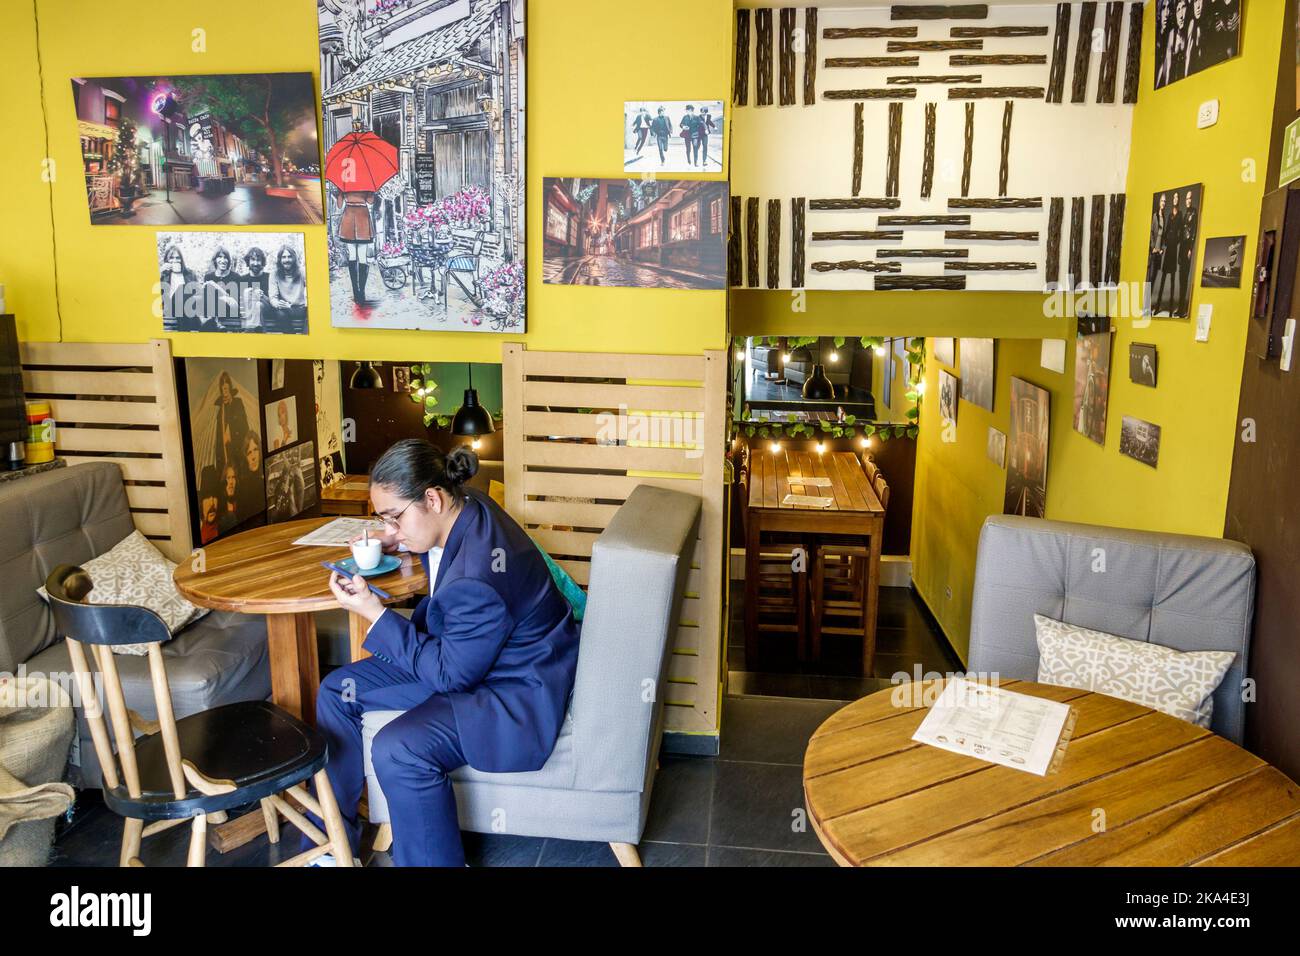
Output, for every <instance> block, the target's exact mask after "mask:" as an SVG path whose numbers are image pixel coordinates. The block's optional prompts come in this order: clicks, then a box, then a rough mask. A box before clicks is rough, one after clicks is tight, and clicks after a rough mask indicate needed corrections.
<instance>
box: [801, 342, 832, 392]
mask: <svg viewBox="0 0 1300 956" xmlns="http://www.w3.org/2000/svg"><path fill="white" fill-rule="evenodd" d="M821 358H822V346H821V340H820V339H818V340H817V364H815V365H814V366H813V370H812V374H811V375H809V376H808V377H807V378H806V379H804V383H803V391H802V392H801V394H802V395H803V397H804V398H806V399H808V400H809V401H813V402H829V401H830V400H831V399H833V398H834V397H835V386H834V385H832V384H831V380H830V379H829V378H827V377H826V366H825V365H823V364H822V362H821Z"/></svg>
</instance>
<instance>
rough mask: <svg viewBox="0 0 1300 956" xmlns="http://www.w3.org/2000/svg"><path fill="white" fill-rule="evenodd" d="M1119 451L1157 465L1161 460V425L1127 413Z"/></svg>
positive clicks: (1146, 463)
mask: <svg viewBox="0 0 1300 956" xmlns="http://www.w3.org/2000/svg"><path fill="white" fill-rule="evenodd" d="M1119 453H1120V454H1121V455H1126V456H1127V457H1129V458H1132V459H1133V460H1134V461H1140V462H1142V464H1144V465H1150V466H1151V467H1152V468H1154V467H1156V462H1157V461H1159V460H1160V426H1159V425H1155V424H1152V423H1151V422H1146V421H1143V420H1142V419H1140V418H1134V417H1132V416H1131V415H1125V416H1124V421H1123V423H1122V425H1121V427H1120V435H1119Z"/></svg>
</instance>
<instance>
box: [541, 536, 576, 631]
mask: <svg viewBox="0 0 1300 956" xmlns="http://www.w3.org/2000/svg"><path fill="white" fill-rule="evenodd" d="M533 543H534V544H537V542H533ZM537 550H538V551H541V552H542V557H543V558H545V559H546V567H547V568H548V569H550V572H551V580H552V581H554V582H555V586H556V587H557V588H559V589H560V593H561V594H563V595H564V600H566V601H568V602H569V607H570V608H572V609H573V619H574V620H575V621H581V620H582V615H583V614H585V613H586V611H587V592H586V591H584V590H583V589H582V588H581V587H579V586H578V582H577V581H575V580H573V578H572V577H571V576H570V575H569V572H568V571H566V570H564V568H562V567H560V566H559V565H558V564H556V563H555V559H554V558H552V557H551V556H550V555H549V554H547V553H546V552H545V551H542V546H541V545H540V544H538V545H537Z"/></svg>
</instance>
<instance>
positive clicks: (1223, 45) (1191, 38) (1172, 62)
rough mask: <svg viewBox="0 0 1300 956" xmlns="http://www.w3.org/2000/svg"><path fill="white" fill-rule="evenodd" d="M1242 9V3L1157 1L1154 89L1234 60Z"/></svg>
mask: <svg viewBox="0 0 1300 956" xmlns="http://www.w3.org/2000/svg"><path fill="white" fill-rule="evenodd" d="M1241 6H1242V4H1241V0H1156V35H1155V44H1156V82H1155V88H1156V89H1160V87H1162V86H1168V85H1169V84H1170V83H1177V82H1178V81H1179V80H1182V79H1186V78H1187V77H1189V76H1191V75H1192V74H1193V73H1199V72H1201V70H1204V69H1206V68H1207V67H1211V66H1214V65H1215V64H1217V63H1222V62H1223V61H1224V60H1228V59H1231V58H1232V57H1234V56H1236V55H1237V53H1238V52H1239V51H1240V50H1241Z"/></svg>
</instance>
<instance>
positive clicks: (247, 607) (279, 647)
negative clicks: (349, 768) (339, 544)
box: [173, 518, 428, 723]
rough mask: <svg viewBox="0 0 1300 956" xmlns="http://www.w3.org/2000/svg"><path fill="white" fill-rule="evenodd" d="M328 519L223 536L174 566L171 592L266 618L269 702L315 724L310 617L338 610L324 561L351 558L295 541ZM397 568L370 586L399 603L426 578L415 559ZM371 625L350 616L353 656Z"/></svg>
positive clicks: (316, 683) (407, 557) (316, 674)
mask: <svg viewBox="0 0 1300 956" xmlns="http://www.w3.org/2000/svg"><path fill="white" fill-rule="evenodd" d="M332 520H334V519H333V518H308V519H306V520H303V521H287V522H285V523H283V524H273V525H267V526H266V527H264V528H254V529H253V530H251V531H245V532H242V533H241V534H237V535H233V536H231V537H229V538H221V539H219V540H217V541H214V542H213V543H212V544H209V545H205V546H204V547H203V549H202V561H201V562H200V560H199V558H197V557H196V558H193V559H191V560H190V561H187V562H183V563H181V564H179V565H177V566H176V571H175V573H174V575H173V578H174V580H175V582H176V589H177V590H178V591H180V593H181V594H182V595H183V596H184V597H185V599H186V600H187V601H189V602H190V603H192V604H197V605H199V606H200V607H208V608H212V609H213V610H217V611H240V612H243V613H245V614H265V615H266V636H267V647H268V649H269V652H270V657H271V699H272V701H274V702H275V703H276V704H278V705H279V706H281V707H283V708H284V709H285V710H287V711H288V712H289V713H291V714H293V715H294V716H295V717H301V718H302V719H303V720H305V721H307V722H308V723H315V721H316V691H317V689H318V688H319V687H320V664H319V661H318V657H317V651H316V621H315V619H314V618H313V616H312V615H313V614H315V612H317V611H328V610H331V609H333V608H337V607H338V606H339V605H338V601H336V600H335V599H334V594H333V592H332V591H330V589H329V577H330V573H329V571H327V570H326V569H325V568H323V567H321V562H322V561H339V560H341V559H343V558H346V557H349V556H350V553H351V552H350V550H349V549H348V548H322V547H313V546H308V545H295V544H294V543H293V542H294V541H295V540H297V539H298V538H301V537H302V536H303V535H305V534H307V533H308V532H309V531H313V530H315V529H316V528H319V527H320V526H321V525H323V524H327V523H329V522H330V521H332ZM401 561H402V563H401V566H400V567H398V568H397V569H396V570H395V571H391V572H389V573H388V574H385V575H383V576H381V577H377V578H371V579H370V583H371V584H373V585H374V586H375V587H377V588H379V589H380V590H382V591H387V592H388V593H389V594H390V595H392V597H393V600H394V601H397V600H401V599H403V598H406V597H409V596H410V595H412V594H415V593H417V592H419V591H422V590H423V589H424V587H425V586H426V584H427V583H428V579H427V578H426V576H425V573H424V565H423V564H421V563H420V560H419V558H417V557H416V556H415V555H414V554H407V553H403V554H402V555H401ZM368 627H369V623H368V622H367V621H366V620H365V619H364V618H362V617H359V616H357V615H355V614H349V615H348V631H349V634H350V637H351V645H352V659H353V660H356V659H358V657H360V656H361V642H362V641H363V640H364V639H365V634H366V629H367V628H368Z"/></svg>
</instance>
